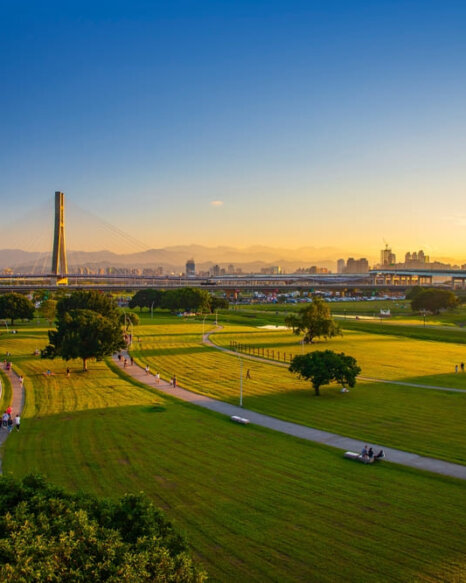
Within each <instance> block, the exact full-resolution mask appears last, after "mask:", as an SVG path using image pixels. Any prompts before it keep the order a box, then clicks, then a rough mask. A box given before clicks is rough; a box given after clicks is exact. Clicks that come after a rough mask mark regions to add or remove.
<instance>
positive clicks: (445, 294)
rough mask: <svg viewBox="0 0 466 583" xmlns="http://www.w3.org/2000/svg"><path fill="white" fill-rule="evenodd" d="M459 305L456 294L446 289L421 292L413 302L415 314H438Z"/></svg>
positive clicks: (412, 307) (412, 306)
mask: <svg viewBox="0 0 466 583" xmlns="http://www.w3.org/2000/svg"><path fill="white" fill-rule="evenodd" d="M457 305H458V298H457V297H456V296H455V294H454V293H453V292H452V291H450V290H446V289H435V288H429V289H425V290H422V291H420V292H419V293H418V294H417V295H416V296H415V297H414V298H413V299H412V301H411V309H412V310H413V311H414V312H420V311H424V310H425V311H427V312H431V313H432V314H438V313H439V312H440V310H446V309H449V308H454V307H456V306H457Z"/></svg>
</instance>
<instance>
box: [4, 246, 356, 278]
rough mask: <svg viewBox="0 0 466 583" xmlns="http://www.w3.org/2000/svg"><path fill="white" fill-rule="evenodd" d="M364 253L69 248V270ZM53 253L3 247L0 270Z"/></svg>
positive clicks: (41, 264) (45, 260) (321, 261)
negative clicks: (121, 252) (88, 249)
mask: <svg viewBox="0 0 466 583" xmlns="http://www.w3.org/2000/svg"><path fill="white" fill-rule="evenodd" d="M348 256H355V257H361V254H358V253H354V252H351V253H350V252H348V251H342V250H341V249H337V248H334V247H321V248H318V247H301V248H299V249H286V248H278V247H277V248H274V247H267V246H261V245H254V246H252V247H246V248H243V249H238V248H235V247H226V246H219V247H206V246H203V245H176V246H171V247H165V248H162V249H148V250H147V251H142V252H138V253H129V254H118V253H113V252H112V251H108V250H102V251H92V252H88V251H68V265H69V269H70V271H72V268H73V266H76V265H80V266H85V265H86V266H88V267H93V268H95V267H110V266H113V267H130V266H132V267H139V268H144V267H150V268H155V267H158V266H162V267H163V268H164V270H165V271H167V272H169V271H175V272H181V271H184V269H185V264H186V261H187V259H189V258H191V257H193V258H194V260H195V262H196V269H197V270H203V271H205V270H207V269H209V268H210V267H212V265H215V264H219V265H220V266H221V267H226V266H228V265H229V264H233V265H234V266H235V268H241V269H243V271H246V272H247V271H260V269H261V268H262V267H265V266H270V265H280V266H281V267H282V269H284V270H285V271H291V270H295V269H297V268H299V267H310V266H311V265H319V266H322V267H327V268H329V269H332V270H335V266H336V260H337V259H339V258H340V257H345V258H346V257H348ZM50 262H51V253H39V252H27V251H23V250H21V249H2V250H0V269H5V268H11V269H14V270H15V271H19V272H23V273H27V272H44V271H48V266H49V265H50Z"/></svg>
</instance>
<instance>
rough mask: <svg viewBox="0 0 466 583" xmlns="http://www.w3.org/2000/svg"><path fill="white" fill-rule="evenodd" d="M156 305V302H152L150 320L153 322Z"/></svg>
mask: <svg viewBox="0 0 466 583" xmlns="http://www.w3.org/2000/svg"><path fill="white" fill-rule="evenodd" d="M154 303H155V302H152V303H151V305H150V319H151V320H152V319H153V317H154Z"/></svg>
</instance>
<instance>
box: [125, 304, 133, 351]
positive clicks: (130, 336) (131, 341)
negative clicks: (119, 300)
mask: <svg viewBox="0 0 466 583" xmlns="http://www.w3.org/2000/svg"><path fill="white" fill-rule="evenodd" d="M123 314H124V315H125V330H127V329H128V324H127V323H126V322H127V321H129V323H130V326H131V334H130V335H129V338H130V340H129V346H130V348H131V346H132V345H133V333H134V328H133V323H132V322H131V319H130V318H128V316H127V315H126V310H124V311H123Z"/></svg>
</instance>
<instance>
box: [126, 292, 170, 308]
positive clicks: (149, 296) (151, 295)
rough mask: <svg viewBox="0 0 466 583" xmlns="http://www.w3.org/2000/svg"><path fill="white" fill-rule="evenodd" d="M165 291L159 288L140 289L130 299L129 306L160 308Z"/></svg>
mask: <svg viewBox="0 0 466 583" xmlns="http://www.w3.org/2000/svg"><path fill="white" fill-rule="evenodd" d="M162 296H163V291H162V290H159V289H140V290H139V291H137V292H136V293H135V294H134V296H133V297H132V298H131V299H130V301H129V304H128V306H129V307H130V308H131V309H133V308H140V309H141V310H142V308H149V309H150V308H152V307H153V308H159V307H160V305H161V303H162Z"/></svg>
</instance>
